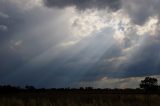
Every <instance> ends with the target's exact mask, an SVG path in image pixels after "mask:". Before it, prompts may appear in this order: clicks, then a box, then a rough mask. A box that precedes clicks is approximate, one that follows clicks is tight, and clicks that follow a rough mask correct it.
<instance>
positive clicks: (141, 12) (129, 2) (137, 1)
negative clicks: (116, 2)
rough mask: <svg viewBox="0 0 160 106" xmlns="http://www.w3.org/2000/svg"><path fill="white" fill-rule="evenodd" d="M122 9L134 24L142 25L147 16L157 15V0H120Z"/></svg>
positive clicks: (158, 3)
mask: <svg viewBox="0 0 160 106" xmlns="http://www.w3.org/2000/svg"><path fill="white" fill-rule="evenodd" d="M122 4H123V6H122V7H123V9H124V10H125V11H126V12H127V14H128V15H129V16H130V17H131V19H132V21H133V22H134V23H135V24H138V25H143V24H144V23H145V22H146V21H147V20H148V18H149V17H154V16H158V17H159V15H160V14H159V10H160V7H159V5H160V1H159V0H122Z"/></svg>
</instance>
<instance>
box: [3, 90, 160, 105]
mask: <svg viewBox="0 0 160 106" xmlns="http://www.w3.org/2000/svg"><path fill="white" fill-rule="evenodd" d="M0 106H160V96H159V95H156V94H151V95H144V94H94V93H93V94H88V93H84V94H83V93H82V94H81V93H20V94H9V95H1V96H0Z"/></svg>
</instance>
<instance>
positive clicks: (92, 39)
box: [0, 0, 160, 88]
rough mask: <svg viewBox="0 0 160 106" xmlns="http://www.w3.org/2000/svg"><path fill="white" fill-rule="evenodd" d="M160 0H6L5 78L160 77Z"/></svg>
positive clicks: (116, 82)
mask: <svg viewBox="0 0 160 106" xmlns="http://www.w3.org/2000/svg"><path fill="white" fill-rule="evenodd" d="M159 5H160V0H0V84H2V85H3V84H5V85H6V84H11V85H17V86H25V85H33V86H36V87H47V88H48V87H56V88H59V87H80V86H92V87H100V88H105V87H110V88H126V87H127V88H128V87H129V88H136V87H138V84H139V82H140V80H142V79H143V78H144V77H145V76H155V77H157V78H158V79H159V78H160V76H159V74H160V22H159V20H160V12H159V11H160V6H159Z"/></svg>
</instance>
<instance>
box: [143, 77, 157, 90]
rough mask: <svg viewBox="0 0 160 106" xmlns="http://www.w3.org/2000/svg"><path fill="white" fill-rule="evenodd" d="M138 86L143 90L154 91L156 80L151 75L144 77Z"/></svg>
mask: <svg viewBox="0 0 160 106" xmlns="http://www.w3.org/2000/svg"><path fill="white" fill-rule="evenodd" d="M140 88H143V89H144V90H145V91H154V90H156V89H158V80H157V79H156V78H152V77H146V78H145V79H144V80H142V81H141V83H140Z"/></svg>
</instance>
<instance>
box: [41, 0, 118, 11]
mask: <svg viewBox="0 0 160 106" xmlns="http://www.w3.org/2000/svg"><path fill="white" fill-rule="evenodd" d="M44 3H45V5H46V6H48V7H58V8H65V7H70V6H75V7H76V8H77V9H78V10H85V9H91V8H96V9H105V8H110V9H111V10H118V9H119V8H120V6H121V0H80V1H78V0H44Z"/></svg>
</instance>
